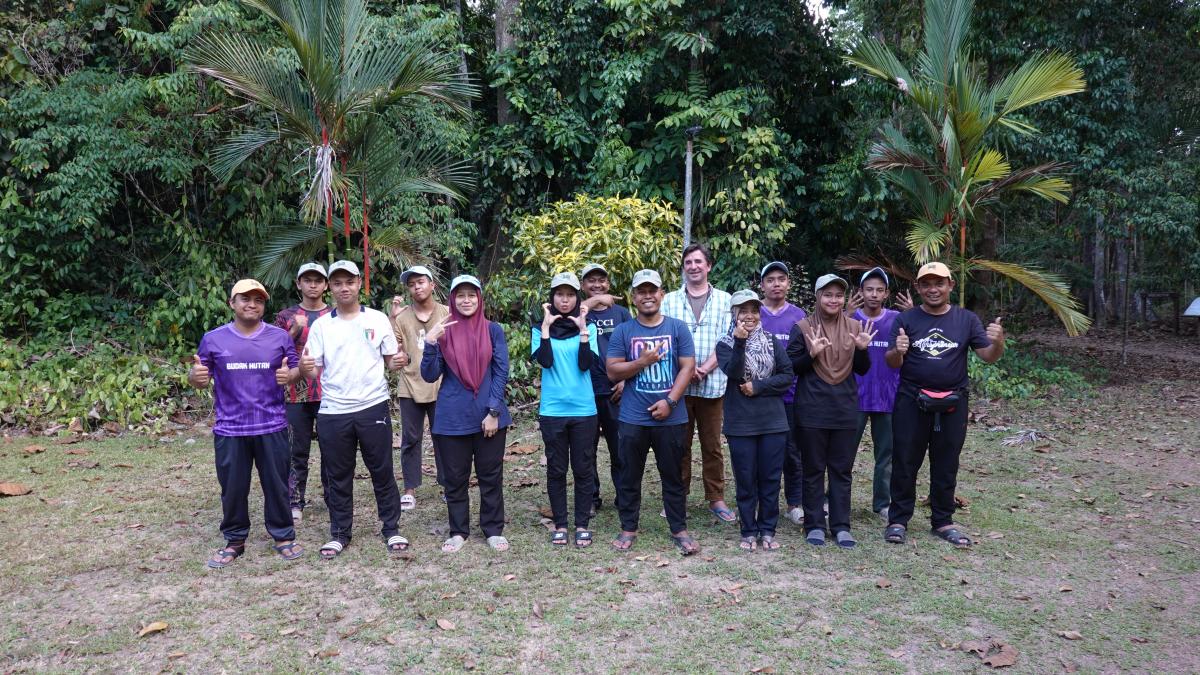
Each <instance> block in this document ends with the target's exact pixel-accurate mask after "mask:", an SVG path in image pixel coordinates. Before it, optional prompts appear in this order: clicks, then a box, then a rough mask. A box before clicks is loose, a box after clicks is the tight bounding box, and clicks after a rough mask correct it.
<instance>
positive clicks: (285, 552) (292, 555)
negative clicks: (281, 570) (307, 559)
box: [273, 541, 304, 560]
mask: <svg viewBox="0 0 1200 675" xmlns="http://www.w3.org/2000/svg"><path fill="white" fill-rule="evenodd" d="M273 548H274V549H275V552H276V553H278V554H279V557H280V558H283V559H284V560H295V559H296V558H299V557H300V556H302V555H304V549H303V548H301V547H300V544H297V543H296V542H294V541H289V542H286V543H283V544H276V545H275V546H274V547H273Z"/></svg>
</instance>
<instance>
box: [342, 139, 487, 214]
mask: <svg viewBox="0 0 1200 675" xmlns="http://www.w3.org/2000/svg"><path fill="white" fill-rule="evenodd" d="M357 159H358V160H359V161H358V162H357V166H356V168H355V169H354V171H355V172H359V173H367V174H368V175H367V179H368V181H369V189H370V193H371V198H372V199H373V200H375V201H381V200H383V199H386V198H387V197H390V196H393V195H397V194H403V193H425V194H438V195H442V196H444V197H447V198H450V199H453V200H455V201H458V202H462V201H465V200H466V195H468V194H470V193H471V192H472V191H473V190H474V188H475V176H474V172H473V167H472V165H471V164H470V163H469V162H467V161H464V160H460V159H456V158H455V157H454V155H453V154H451V153H450V151H449V150H447V149H446V148H444V147H439V146H434V145H428V146H425V147H414V146H411V145H407V144H401V143H397V142H395V140H394V138H393V136H392V134H391V132H390V130H387V129H380V130H379V131H377V132H376V133H374V134H372V135H371V138H370V139H369V141H368V142H367V143H366V144H365V145H364V152H363V154H362V155H361V156H360V157H359V158H357Z"/></svg>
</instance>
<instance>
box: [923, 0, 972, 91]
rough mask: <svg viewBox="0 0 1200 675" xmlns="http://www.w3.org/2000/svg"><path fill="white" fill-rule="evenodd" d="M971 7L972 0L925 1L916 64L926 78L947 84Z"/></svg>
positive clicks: (960, 47) (959, 51)
mask: <svg viewBox="0 0 1200 675" xmlns="http://www.w3.org/2000/svg"><path fill="white" fill-rule="evenodd" d="M974 9H975V3H974V2H972V0H926V1H925V44H924V48H923V49H922V50H921V53H920V54H918V55H917V64H918V66H919V68H920V71H921V74H922V75H924V76H925V77H926V78H928V79H929V80H932V81H934V82H937V83H939V84H942V85H949V84H950V74H951V71H952V69H953V68H954V63H955V62H956V61H957V60H958V58H959V54H960V53H961V52H962V43H963V40H964V39H966V37H967V31H968V30H969V29H970V28H971V13H972V12H973V11H974Z"/></svg>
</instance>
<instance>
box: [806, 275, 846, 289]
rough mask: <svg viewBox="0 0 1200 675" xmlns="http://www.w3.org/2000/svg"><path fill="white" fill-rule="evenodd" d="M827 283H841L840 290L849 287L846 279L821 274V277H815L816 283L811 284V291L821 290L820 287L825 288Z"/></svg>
mask: <svg viewBox="0 0 1200 675" xmlns="http://www.w3.org/2000/svg"><path fill="white" fill-rule="evenodd" d="M829 284H839V285H841V287H842V290H845V289H847V288H850V284H848V283H846V280H845V279H843V278H841V277H839V276H838V275H836V274H822V275H821V277H820V278H819V279H817V283H815V284H813V292H815V293H819V292H821V289H822V288H825V287H826V286H828V285H829Z"/></svg>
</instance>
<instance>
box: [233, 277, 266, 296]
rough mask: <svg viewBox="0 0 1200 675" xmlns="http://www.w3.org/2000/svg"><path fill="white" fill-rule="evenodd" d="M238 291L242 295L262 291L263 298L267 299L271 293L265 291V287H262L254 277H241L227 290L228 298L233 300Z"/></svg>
mask: <svg viewBox="0 0 1200 675" xmlns="http://www.w3.org/2000/svg"><path fill="white" fill-rule="evenodd" d="M238 293H241V294H242V295H247V294H250V293H262V296H263V297H264V298H266V299H268V300H270V299H271V294H270V293H268V292H267V289H265V288H263V285H262V284H260V283H258V281H256V280H254V279H242V280H241V281H239V282H237V283H236V284H234V285H233V288H232V289H230V291H229V299H230V300H233V298H234V296H236V295H237V294H238Z"/></svg>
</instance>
